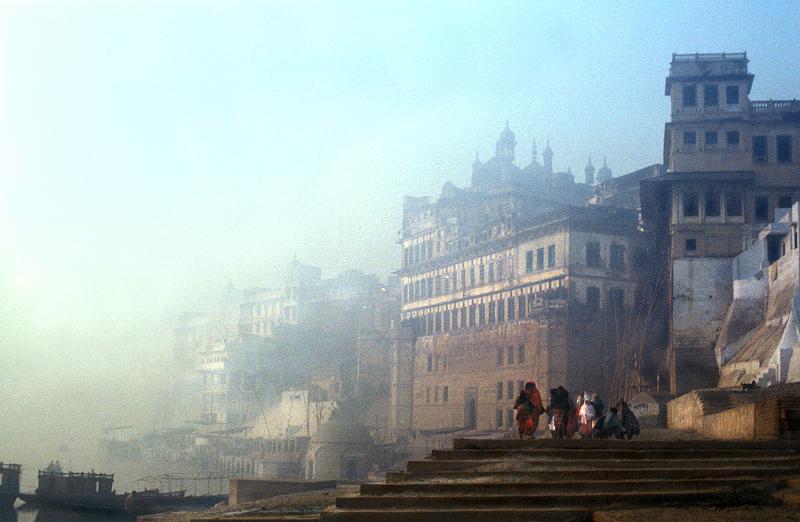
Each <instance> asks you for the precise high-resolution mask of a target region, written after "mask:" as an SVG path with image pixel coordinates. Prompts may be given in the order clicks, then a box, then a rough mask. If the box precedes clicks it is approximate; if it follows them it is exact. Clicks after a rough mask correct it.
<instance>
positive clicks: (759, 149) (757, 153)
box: [753, 136, 768, 163]
mask: <svg viewBox="0 0 800 522" xmlns="http://www.w3.org/2000/svg"><path fill="white" fill-rule="evenodd" d="M767 157H768V156H767V137H766V136H753V161H754V162H756V163H766V162H767Z"/></svg>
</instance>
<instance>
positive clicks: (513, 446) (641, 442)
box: [453, 439, 800, 452]
mask: <svg viewBox="0 0 800 522" xmlns="http://www.w3.org/2000/svg"><path fill="white" fill-rule="evenodd" d="M562 448H573V449H595V450H608V449H627V450H636V449H638V450H647V451H650V450H686V451H690V450H758V449H761V450H791V451H794V452H797V451H800V442H798V441H789V440H772V441H749V440H741V441H740V440H645V439H634V440H616V439H605V440H594V439H593V440H581V439H569V440H553V439H537V440H519V439H455V440H453V449H455V450H469V449H474V450H506V451H514V452H517V451H520V450H523V451H528V450H534V449H545V450H550V449H562Z"/></svg>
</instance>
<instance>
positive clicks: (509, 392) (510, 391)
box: [506, 381, 514, 400]
mask: <svg viewBox="0 0 800 522" xmlns="http://www.w3.org/2000/svg"><path fill="white" fill-rule="evenodd" d="M513 398H514V381H508V382H507V383H506V399H507V400H511V399H513Z"/></svg>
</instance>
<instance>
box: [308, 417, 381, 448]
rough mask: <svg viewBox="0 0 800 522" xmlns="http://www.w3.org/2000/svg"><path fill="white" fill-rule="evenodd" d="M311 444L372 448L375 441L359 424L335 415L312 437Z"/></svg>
mask: <svg viewBox="0 0 800 522" xmlns="http://www.w3.org/2000/svg"><path fill="white" fill-rule="evenodd" d="M311 444H318V445H324V444H339V445H341V444H367V445H370V446H371V445H372V444H374V441H373V440H372V435H370V434H369V431H368V430H367V428H365V427H364V426H362V425H361V424H359V423H358V422H355V421H353V420H352V419H346V418H344V416H343V415H337V414H333V415H331V418H330V420H328V422H326V423H325V424H323V425H322V426H320V427H319V429H318V430H317V432H316V433H315V434H314V435H313V436H312V437H311Z"/></svg>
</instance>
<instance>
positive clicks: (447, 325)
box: [443, 311, 450, 332]
mask: <svg viewBox="0 0 800 522" xmlns="http://www.w3.org/2000/svg"><path fill="white" fill-rule="evenodd" d="M443 329H444V331H445V332H449V331H450V312H449V311H448V312H444V327H443Z"/></svg>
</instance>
